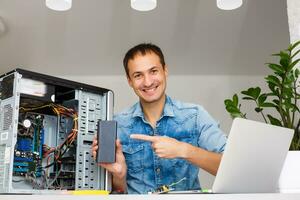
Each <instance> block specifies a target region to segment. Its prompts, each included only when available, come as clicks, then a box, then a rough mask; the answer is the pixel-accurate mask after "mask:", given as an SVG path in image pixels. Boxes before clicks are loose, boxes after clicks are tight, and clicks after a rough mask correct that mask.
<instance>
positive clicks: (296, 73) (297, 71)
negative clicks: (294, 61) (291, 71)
mask: <svg viewBox="0 0 300 200" xmlns="http://www.w3.org/2000/svg"><path fill="white" fill-rule="evenodd" d="M299 74H300V70H299V69H298V68H296V69H295V77H296V79H297V78H298V77H299Z"/></svg>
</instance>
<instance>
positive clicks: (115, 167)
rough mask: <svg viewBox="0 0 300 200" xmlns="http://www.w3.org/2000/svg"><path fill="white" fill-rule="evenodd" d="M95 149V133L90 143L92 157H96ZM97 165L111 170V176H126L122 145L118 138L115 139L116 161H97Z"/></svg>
mask: <svg viewBox="0 0 300 200" xmlns="http://www.w3.org/2000/svg"><path fill="white" fill-rule="evenodd" d="M97 150H98V141H97V135H95V137H94V140H93V144H92V155H93V157H94V159H96V156H97ZM98 165H99V166H101V167H103V168H105V169H106V170H108V171H109V172H111V173H112V174H113V176H114V177H116V178H119V179H123V178H124V177H126V173H127V166H126V162H125V157H124V154H123V152H122V145H121V143H120V140H119V139H117V140H116V162H115V163H98Z"/></svg>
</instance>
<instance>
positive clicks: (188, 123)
mask: <svg viewBox="0 0 300 200" xmlns="http://www.w3.org/2000/svg"><path fill="white" fill-rule="evenodd" d="M115 120H117V122H118V138H119V139H120V140H121V144H122V148H123V154H124V156H125V159H126V164H127V189H128V193H129V194H134V193H139V194H145V193H148V192H150V191H154V190H155V189H156V188H158V187H160V186H162V185H170V184H172V183H175V182H178V181H179V180H181V179H183V180H182V181H181V182H180V183H178V184H176V185H174V186H173V187H172V189H174V190H194V189H200V183H199V180H198V173H199V168H198V167H197V166H195V165H192V164H191V163H189V162H188V161H186V160H184V159H179V158H178V159H164V158H159V157H158V156H157V155H156V154H155V152H154V151H153V149H152V147H151V143H150V142H147V141H140V140H134V139H131V138H130V134H145V135H151V136H153V135H158V136H166V137H172V138H175V139H176V140H179V141H181V142H187V143H190V144H192V145H194V146H196V147H200V148H203V149H205V150H208V151H213V152H223V151H224V147H225V144H226V136H225V135H224V134H223V132H222V131H221V130H220V129H219V127H218V124H217V123H216V122H215V121H214V120H213V119H212V117H211V116H210V115H209V114H208V113H207V111H205V110H204V109H203V108H202V107H201V106H199V105H194V104H187V103H182V102H179V101H176V100H173V99H171V98H170V97H168V96H167V97H166V102H165V106H164V110H163V113H162V116H161V118H160V119H159V120H158V121H157V124H156V128H152V127H151V125H150V124H149V123H148V122H147V121H146V119H145V116H144V114H143V111H142V108H141V106H140V103H136V104H135V105H133V106H132V107H131V108H129V109H127V110H126V111H124V112H122V113H120V114H118V115H116V116H115ZM178 148H180V147H178Z"/></svg>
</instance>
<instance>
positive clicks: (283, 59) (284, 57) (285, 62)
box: [279, 51, 291, 69]
mask: <svg viewBox="0 0 300 200" xmlns="http://www.w3.org/2000/svg"><path fill="white" fill-rule="evenodd" d="M290 60H291V58H290V56H289V54H288V53H287V52H285V51H280V61H279V63H280V64H281V66H282V67H283V68H284V69H288V66H289V64H290Z"/></svg>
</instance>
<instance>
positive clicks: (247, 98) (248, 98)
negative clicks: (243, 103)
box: [242, 97, 255, 101]
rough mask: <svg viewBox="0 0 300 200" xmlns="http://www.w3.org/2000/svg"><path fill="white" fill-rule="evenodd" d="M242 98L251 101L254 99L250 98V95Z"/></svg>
mask: <svg viewBox="0 0 300 200" xmlns="http://www.w3.org/2000/svg"><path fill="white" fill-rule="evenodd" d="M242 99H245V100H253V101H255V99H254V98H252V97H243V98H242Z"/></svg>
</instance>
